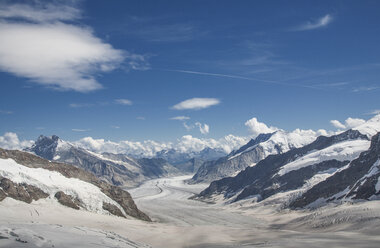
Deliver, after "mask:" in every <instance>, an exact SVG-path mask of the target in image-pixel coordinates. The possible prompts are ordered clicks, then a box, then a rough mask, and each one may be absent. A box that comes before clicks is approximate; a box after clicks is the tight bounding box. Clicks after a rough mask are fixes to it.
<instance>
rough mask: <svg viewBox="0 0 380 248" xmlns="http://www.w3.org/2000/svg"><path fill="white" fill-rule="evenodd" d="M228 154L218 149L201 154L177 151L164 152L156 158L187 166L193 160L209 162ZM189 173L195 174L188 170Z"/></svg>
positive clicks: (201, 152)
mask: <svg viewBox="0 0 380 248" xmlns="http://www.w3.org/2000/svg"><path fill="white" fill-rule="evenodd" d="M226 155H227V154H226V152H225V151H224V150H223V149H218V148H209V147H207V148H205V149H203V150H201V151H199V152H180V151H178V150H175V149H170V150H162V151H160V152H157V153H156V156H155V157H156V158H163V159H165V160H166V161H168V162H169V163H170V164H173V165H180V164H185V163H187V162H188V161H189V160H191V159H197V160H198V161H207V160H212V159H217V158H220V157H223V156H226ZM188 172H193V171H192V170H190V169H189V170H188Z"/></svg>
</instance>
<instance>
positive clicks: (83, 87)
mask: <svg viewBox="0 0 380 248" xmlns="http://www.w3.org/2000/svg"><path fill="white" fill-rule="evenodd" d="M65 6H66V5H65ZM65 6H63V5H53V4H47V5H41V4H39V5H35V6H33V5H28V4H17V5H3V6H2V7H1V8H0V37H1V38H0V70H2V71H5V72H9V73H12V74H14V75H16V76H19V77H25V78H28V79H30V80H31V81H32V82H35V83H38V84H41V85H45V86H48V87H51V88H54V89H59V90H74V91H79V92H88V91H92V90H97V89H100V88H102V85H101V84H100V83H99V82H98V81H97V80H96V78H95V76H94V75H95V74H97V73H98V72H108V71H111V70H114V69H116V68H118V67H120V66H121V65H122V63H123V62H124V65H126V66H128V67H129V68H131V69H138V68H139V66H138V64H142V65H141V68H143V67H144V65H143V64H144V63H146V61H145V60H144V58H143V57H141V55H135V54H130V53H128V52H127V51H122V50H117V49H114V48H113V47H112V46H111V45H110V44H108V43H105V42H103V41H102V40H101V39H99V38H98V37H96V36H95V35H94V32H93V31H92V30H91V29H90V28H89V27H86V26H83V25H78V24H76V25H74V24H67V23H63V22H62V21H68V20H74V19H77V18H79V16H80V11H79V10H77V9H76V8H74V7H72V6H66V7H65ZM9 18H11V19H9ZM12 18H13V19H12ZM20 18H21V19H20ZM30 21H33V22H30Z"/></svg>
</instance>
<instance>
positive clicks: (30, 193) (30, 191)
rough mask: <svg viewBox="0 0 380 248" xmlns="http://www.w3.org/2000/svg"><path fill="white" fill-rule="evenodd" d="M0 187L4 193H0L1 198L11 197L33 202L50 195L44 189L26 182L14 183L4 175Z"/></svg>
mask: <svg viewBox="0 0 380 248" xmlns="http://www.w3.org/2000/svg"><path fill="white" fill-rule="evenodd" d="M0 188H1V189H2V190H1V192H2V193H0V199H1V198H3V199H4V198H5V197H11V198H13V199H15V200H19V201H23V202H26V203H31V202H32V201H33V200H35V201H37V200H38V199H41V198H46V197H48V196H49V194H46V193H45V192H44V191H42V190H41V189H39V188H37V187H34V186H32V185H28V184H25V183H21V184H18V183H14V182H12V181H11V180H9V179H7V178H4V177H0ZM4 196H5V197H4ZM3 199H1V200H3Z"/></svg>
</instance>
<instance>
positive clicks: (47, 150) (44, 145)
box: [30, 135, 59, 160]
mask: <svg viewBox="0 0 380 248" xmlns="http://www.w3.org/2000/svg"><path fill="white" fill-rule="evenodd" d="M58 140H59V137H58V136H56V135H53V136H51V137H46V136H43V135H41V136H40V137H38V139H37V141H36V142H35V143H34V145H33V146H32V147H31V149H30V150H31V151H32V152H34V153H35V154H37V155H38V156H40V157H43V158H46V159H49V160H52V159H53V157H54V155H55V149H56V148H57V144H58Z"/></svg>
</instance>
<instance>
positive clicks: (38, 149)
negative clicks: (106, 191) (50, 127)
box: [26, 135, 180, 187]
mask: <svg viewBox="0 0 380 248" xmlns="http://www.w3.org/2000/svg"><path fill="white" fill-rule="evenodd" d="M26 151H28V152H31V153H33V154H35V155H38V156H40V157H42V158H45V159H48V160H51V161H57V162H63V163H67V164H71V165H74V166H76V167H78V168H82V169H84V170H86V171H89V172H92V173H93V174H94V175H96V176H97V177H99V178H101V179H103V180H105V181H106V182H108V183H111V184H113V185H117V186H124V187H133V186H137V185H138V184H139V183H141V182H143V181H145V180H148V179H152V178H157V177H163V176H168V175H175V174H179V173H180V172H179V170H178V169H177V168H175V167H174V166H172V165H171V164H169V163H168V162H166V161H165V160H164V159H162V158H140V159H134V158H131V157H129V156H127V155H124V154H113V153H102V154H97V153H94V152H91V151H89V150H85V149H83V148H81V147H77V146H75V145H73V144H71V143H70V142H67V141H63V140H61V139H60V138H59V137H58V136H56V135H53V136H50V137H48V136H43V135H41V136H40V137H38V139H37V140H36V142H35V143H34V144H33V145H32V147H30V148H27V149H26Z"/></svg>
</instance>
